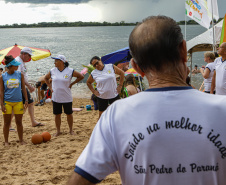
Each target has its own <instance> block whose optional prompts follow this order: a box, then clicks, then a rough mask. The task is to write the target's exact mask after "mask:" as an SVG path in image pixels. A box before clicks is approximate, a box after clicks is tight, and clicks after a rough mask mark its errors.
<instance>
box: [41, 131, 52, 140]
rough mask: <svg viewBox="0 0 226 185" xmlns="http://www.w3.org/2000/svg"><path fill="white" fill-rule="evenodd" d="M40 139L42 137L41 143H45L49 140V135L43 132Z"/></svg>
mask: <svg viewBox="0 0 226 185" xmlns="http://www.w3.org/2000/svg"><path fill="white" fill-rule="evenodd" d="M42 137H43V142H47V141H49V140H50V139H51V135H50V133H49V132H43V133H42Z"/></svg>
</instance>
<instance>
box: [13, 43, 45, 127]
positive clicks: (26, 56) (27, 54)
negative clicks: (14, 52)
mask: <svg viewBox="0 0 226 185" xmlns="http://www.w3.org/2000/svg"><path fill="white" fill-rule="evenodd" d="M32 55H33V54H32V50H31V49H30V48H28V47H24V48H23V49H22V50H21V52H20V56H18V57H16V58H15V60H16V61H18V62H20V63H21V64H20V65H19V67H18V71H20V72H21V73H22V74H23V75H24V82H25V85H26V87H27V88H28V89H29V91H30V92H31V93H32V92H33V91H34V90H35V88H34V87H33V86H32V85H30V84H29V82H28V75H27V68H26V65H25V62H29V61H31V56H32ZM26 90H27V89H26ZM29 91H28V90H27V96H28V113H29V116H30V119H31V126H32V127H38V126H44V124H42V123H39V122H37V121H36V120H35V116H34V114H35V112H34V100H33V99H32V97H31V95H30V92H29ZM24 101H25V99H24V97H23V103H24Z"/></svg>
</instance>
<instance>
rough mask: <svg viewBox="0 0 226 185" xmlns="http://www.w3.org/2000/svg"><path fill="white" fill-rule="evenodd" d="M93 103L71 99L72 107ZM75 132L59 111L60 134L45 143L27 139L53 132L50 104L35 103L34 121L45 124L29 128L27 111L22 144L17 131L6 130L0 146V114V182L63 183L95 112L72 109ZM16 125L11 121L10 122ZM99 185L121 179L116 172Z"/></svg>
mask: <svg viewBox="0 0 226 185" xmlns="http://www.w3.org/2000/svg"><path fill="white" fill-rule="evenodd" d="M88 104H90V105H93V103H92V101H91V100H89V99H74V101H73V107H80V106H84V107H85V106H86V105H88ZM73 116H74V132H75V135H69V134H68V125H67V121H66V117H65V115H64V114H62V125H61V128H62V129H61V130H62V132H63V133H62V135H60V136H58V137H53V136H52V138H51V140H50V141H49V142H46V143H42V144H39V145H34V144H32V142H31V137H32V135H33V134H35V133H38V134H41V133H42V132H45V131H48V132H49V133H50V134H51V135H53V134H54V133H55V131H56V129H55V122H54V116H53V114H52V105H51V103H47V104H45V105H44V106H35V117H36V119H37V121H39V122H41V123H43V124H45V126H41V127H31V123H30V117H29V115H28V112H26V113H25V114H24V116H23V126H24V140H25V142H27V144H26V145H20V144H19V143H18V142H19V141H18V135H17V132H12V131H11V132H10V133H9V142H10V146H9V147H5V146H4V145H3V143H4V138H3V133H2V128H3V116H2V114H1V115H0V120H1V121H0V127H1V137H0V139H1V145H0V185H20V184H21V185H22V184H23V185H28V184H29V185H39V184H45V185H50V184H66V182H67V180H68V177H69V175H70V174H71V173H72V172H73V169H74V167H75V162H76V160H77V158H78V157H79V155H80V153H81V152H82V150H83V149H84V147H85V146H86V144H87V143H88V141H89V137H90V135H91V132H92V130H93V128H94V126H95V124H96V122H97V119H98V111H95V110H91V111H87V110H86V109H85V108H84V109H83V110H82V111H80V112H74V113H73ZM12 126H13V128H16V125H15V121H14V120H13V123H12ZM100 184H101V185H119V184H121V180H120V177H119V174H118V173H117V172H116V173H114V174H111V175H109V176H108V177H107V178H106V179H105V180H103V181H102V182H101V183H100Z"/></svg>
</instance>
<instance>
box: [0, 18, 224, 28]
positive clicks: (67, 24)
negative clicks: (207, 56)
mask: <svg viewBox="0 0 226 185" xmlns="http://www.w3.org/2000/svg"><path fill="white" fill-rule="evenodd" d="M222 19H223V18H220V19H219V20H218V22H219V21H221V20H222ZM214 22H215V23H216V21H214ZM177 24H179V25H184V24H185V21H179V22H177ZM186 24H187V25H195V24H198V23H197V22H195V21H194V20H188V21H186ZM135 25H137V22H136V23H126V22H125V21H121V22H115V23H110V22H106V21H104V22H82V21H78V22H40V23H37V24H36V23H34V24H12V25H8V24H6V25H0V28H41V27H85V26H135Z"/></svg>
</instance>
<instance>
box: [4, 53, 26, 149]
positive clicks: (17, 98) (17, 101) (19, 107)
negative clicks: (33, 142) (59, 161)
mask: <svg viewBox="0 0 226 185" xmlns="http://www.w3.org/2000/svg"><path fill="white" fill-rule="evenodd" d="M5 64H6V67H7V68H8V71H7V72H5V73H4V74H2V76H1V77H0V103H1V109H2V113H3V118H4V126H3V134H4V138H5V145H6V146H8V145H9V142H8V137H9V128H10V124H11V116H12V111H13V112H14V115H15V120H16V125H17V131H18V136H19V141H20V143H21V144H25V142H24V140H23V125H22V117H23V113H24V107H23V102H22V92H23V95H24V97H25V108H27V106H28V99H27V92H26V89H25V82H24V75H23V74H22V73H21V72H19V71H17V69H18V66H19V65H20V64H21V63H20V62H18V61H16V60H15V59H14V58H13V57H12V55H9V56H6V57H5ZM21 89H22V92H21Z"/></svg>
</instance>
